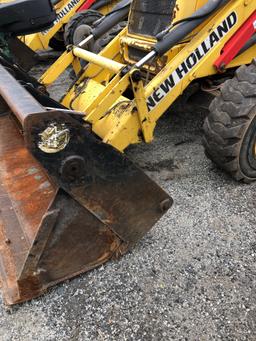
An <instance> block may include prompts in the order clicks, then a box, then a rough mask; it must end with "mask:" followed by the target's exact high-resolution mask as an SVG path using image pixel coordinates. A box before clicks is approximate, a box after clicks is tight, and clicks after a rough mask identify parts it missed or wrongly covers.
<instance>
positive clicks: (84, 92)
mask: <svg viewBox="0 0 256 341" xmlns="http://www.w3.org/2000/svg"><path fill="white" fill-rule="evenodd" d="M205 3H206V0H194V1H192V0H191V1H189V2H187V1H186V2H185V1H182V0H178V5H179V7H178V8H179V9H180V10H178V12H177V13H176V20H180V19H181V18H186V17H188V16H190V15H191V14H192V13H193V12H194V11H195V10H196V9H197V8H199V7H201V6H202V5H203V4H205ZM255 10H256V4H255V1H251V2H248V3H247V5H246V6H245V4H244V0H233V1H229V2H228V3H227V4H226V5H225V6H224V7H223V8H221V9H220V10H219V11H218V12H217V13H215V14H214V15H212V17H210V18H208V19H207V21H206V22H204V23H203V24H202V25H200V28H198V29H197V30H195V32H193V34H192V35H190V36H189V37H187V39H186V40H185V41H184V42H183V43H182V44H179V45H177V46H176V47H174V48H172V49H171V50H170V51H169V52H168V53H167V54H166V55H165V56H164V58H159V59H158V60H157V61H156V63H155V65H146V66H144V67H143V69H141V70H140V71H141V76H142V78H141V80H139V79H138V80H137V81H136V79H135V80H134V77H133V74H134V72H135V71H138V70H135V69H134V68H133V67H132V65H133V64H134V62H132V61H131V60H130V59H129V56H128V49H129V46H139V47H140V48H141V49H144V50H145V52H146V53H147V52H148V51H149V50H150V49H151V48H152V45H153V41H152V40H149V39H148V37H147V38H145V39H143V37H142V36H139V37H135V36H131V35H130V34H129V33H128V32H127V30H126V29H125V30H123V32H121V33H120V34H119V36H118V37H116V38H115V39H114V40H113V41H112V42H111V43H110V44H109V45H108V46H107V47H106V48H105V49H104V50H103V51H102V52H101V53H100V54H99V56H96V55H94V54H93V53H90V54H88V53H87V52H85V53H81V54H79V57H84V59H86V60H89V61H90V63H89V64H88V65H87V67H86V68H85V69H84V72H83V74H82V75H81V77H80V78H79V79H78V81H77V83H76V84H75V85H74V86H73V87H72V89H70V91H69V92H68V93H67V94H66V96H65V98H64V99H63V102H62V103H63V104H64V105H65V106H67V107H69V108H71V109H74V110H77V111H82V112H84V113H85V116H84V120H85V121H86V122H88V123H90V124H91V125H92V129H93V131H94V132H95V133H96V134H97V135H98V136H99V137H100V138H101V139H102V140H103V141H104V142H105V143H108V144H111V145H112V146H114V147H115V148H117V149H119V150H120V151H123V150H124V149H125V148H127V147H128V146H129V145H130V144H133V143H138V142H141V141H142V140H144V141H145V142H150V141H152V139H153V133H154V129H155V126H156V122H157V120H158V119H159V118H160V117H161V116H162V115H163V114H164V112H165V111H166V110H167V109H168V108H170V107H171V105H172V104H173V102H174V101H175V100H176V99H177V98H178V97H179V96H180V95H181V94H182V93H183V91H184V90H185V89H186V88H187V86H188V85H189V84H190V82H191V81H192V80H194V79H198V78H202V77H207V76H211V75H214V74H216V72H217V71H216V69H215V68H214V66H213V65H214V62H215V61H216V60H217V58H218V57H219V55H220V54H221V50H222V48H223V47H224V45H225V44H226V42H227V41H229V39H230V38H231V37H232V35H233V34H234V33H235V32H236V31H237V30H238V29H239V27H240V26H241V25H242V24H243V23H244V22H245V20H246V19H247V18H248V17H249V16H250V15H251V14H252V13H253V12H254V11H255ZM233 11H235V12H236V14H237V16H238V22H237V23H236V25H235V26H233V27H232V28H231V30H230V31H229V32H228V33H227V34H226V35H225V36H224V37H223V38H222V39H221V41H219V43H217V44H216V45H215V46H214V47H213V48H212V49H211V50H210V51H209V52H208V54H206V55H205V56H204V57H203V58H202V59H201V60H199V61H198V63H197V64H196V65H195V66H194V67H193V69H192V70H191V71H190V72H189V73H188V74H187V75H185V76H184V78H183V79H182V81H180V82H179V83H178V84H177V85H176V86H175V87H173V88H172V89H171V90H170V91H169V92H168V94H167V95H166V96H165V97H164V98H163V99H162V100H161V101H160V102H158V104H157V105H156V106H155V108H154V109H152V110H151V111H150V112H149V110H148V107H147V105H146V99H147V98H148V97H149V96H150V95H151V94H152V93H153V92H154V91H155V90H157V89H158V88H159V86H160V85H161V84H162V83H163V82H164V81H165V80H166V79H167V78H168V77H169V76H170V75H171V74H172V73H173V71H174V70H176V69H177V68H178V67H179V66H180V65H181V63H182V62H183V61H185V60H186V59H187V58H188V57H189V56H190V54H191V52H193V51H195V49H196V48H197V47H199V46H200V45H201V44H202V43H203V42H204V41H205V39H206V38H207V37H208V36H209V34H210V33H211V32H212V30H214V29H215V28H216V27H217V26H218V25H219V24H221V23H222V21H223V20H224V19H226V18H227V17H228V16H229V15H230V13H232V12H233ZM74 51H76V48H75V47H74ZM74 51H73V52H74ZM74 54H76V55H77V56H78V54H77V53H76V52H75V53H73V54H72V52H69V53H66V54H64V55H63V56H62V57H61V59H60V61H57V62H56V63H55V64H54V65H53V66H52V67H51V68H50V71H49V70H48V72H47V73H46V74H45V75H44V77H43V78H42V80H43V82H44V83H45V84H49V83H50V82H51V81H54V80H55V79H56V78H57V77H58V76H59V75H60V74H61V73H62V72H63V70H64V69H65V68H67V66H68V65H70V64H71V63H74V62H75V61H76V59H77V57H75V55H74ZM255 56H256V47H255V46H254V47H252V48H250V49H249V50H248V51H246V52H245V53H243V54H242V55H241V56H239V57H237V58H236V59H235V60H234V61H233V62H232V63H231V64H230V65H228V67H237V66H240V65H243V64H247V63H250V62H251V61H252V59H253V58H254V57H255ZM120 63H121V65H120ZM124 64H125V65H126V66H127V67H128V69H127V72H126V73H124V74H123V73H122V71H120V68H121V67H123V65H124ZM119 66H120V68H119ZM59 69H60V70H61V71H60V70H59ZM149 69H150V70H151V78H149V81H148V82H147V84H145V79H147V71H148V70H149ZM150 79H151V80H150Z"/></svg>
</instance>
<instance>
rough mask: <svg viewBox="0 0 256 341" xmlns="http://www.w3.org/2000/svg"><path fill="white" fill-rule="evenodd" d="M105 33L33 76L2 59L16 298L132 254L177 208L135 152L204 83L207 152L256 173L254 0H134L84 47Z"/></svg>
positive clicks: (4, 202) (1, 232) (5, 247)
mask: <svg viewBox="0 0 256 341" xmlns="http://www.w3.org/2000/svg"><path fill="white" fill-rule="evenodd" d="M0 15H1V13H0ZM102 24H103V26H104V25H106V22H105V24H104V21H103V22H102ZM99 31H100V28H99V27H98V29H97V28H95V29H94V30H93V31H92V32H91V34H90V36H88V37H87V38H86V39H84V40H83V41H82V42H80V43H79V44H78V45H77V46H76V45H73V46H69V48H68V50H67V51H66V52H65V53H64V54H63V55H62V56H61V57H60V58H59V59H58V60H57V61H56V62H55V63H54V64H53V65H52V66H51V67H50V68H49V70H47V72H46V73H45V74H44V75H43V76H42V77H41V79H40V81H39V82H38V83H36V82H34V84H33V85H32V84H31V83H30V84H29V82H24V80H22V79H21V78H22V75H19V74H18V73H16V72H15V70H13V69H10V68H8V66H6V65H5V66H3V65H0V95H1V99H2V101H1V111H0V112H1V118H0V153H1V154H0V183H1V186H0V191H1V194H0V198H1V214H0V254H1V263H0V264H1V268H0V269H1V270H0V274H1V282H2V291H3V295H4V299H5V302H6V303H7V304H14V303H17V302H21V301H24V300H27V299H31V298H32V297H35V296H37V295H40V294H41V293H42V292H43V291H44V290H46V289H47V287H49V286H52V285H54V284H56V283H57V282H60V281H62V280H65V279H66V278H70V277H73V276H75V275H77V274H79V273H81V272H85V271H87V270H90V269H92V268H94V267H96V266H98V265H99V264H102V263H104V262H105V261H107V260H108V259H110V258H112V257H114V256H118V255H121V254H123V253H124V252H125V251H126V250H127V249H128V248H129V247H131V246H132V245H134V243H135V242H136V241H138V239H140V238H141V237H142V236H143V235H144V234H145V233H146V232H147V231H148V230H149V229H150V228H151V227H152V226H153V225H154V224H155V222H156V221H157V220H158V219H159V218H160V217H161V216H162V215H163V214H164V213H165V212H166V211H167V210H168V209H169V208H170V207H171V204H172V200H171V198H170V197H169V195H168V193H165V192H164V191H163V190H162V189H161V188H159V187H158V186H157V185H156V184H155V183H154V182H153V181H152V180H150V179H149V178H148V177H147V176H146V175H145V174H143V172H142V171H141V170H140V169H138V168H137V167H136V166H135V165H133V164H132V163H131V162H130V161H129V160H128V159H127V157H126V156H125V153H124V151H125V149H126V148H127V147H128V146H129V145H131V144H136V143H139V142H147V143H148V142H151V141H152V140H153V136H154V129H155V126H156V123H157V121H158V119H159V118H160V117H161V116H162V115H163V114H164V112H165V111H166V110H167V109H169V110H172V105H173V103H174V101H175V100H176V99H177V98H178V97H180V96H181V95H182V93H183V92H184V91H185V90H186V89H188V88H189V86H190V84H193V82H195V81H196V82H199V83H200V82H203V79H205V78H207V79H208V80H211V82H212V84H213V85H214V86H215V87H217V90H218V91H217V92H218V98H217V99H214V100H213V102H212V104H211V106H210V114H209V116H208V117H207V118H206V123H205V127H204V129H205V137H204V145H205V147H206V151H207V155H208V156H209V157H210V158H211V159H212V160H213V161H215V162H216V163H217V164H218V165H219V166H220V167H222V168H223V169H225V170H226V171H228V172H229V173H231V175H232V176H233V177H234V178H236V179H238V180H244V181H246V182H249V181H253V180H255V179H256V153H255V145H256V142H255V141H256V134H255V126H256V86H255V84H256V63H255V62H254V61H253V59H254V58H255V56H256V47H255V31H256V3H255V0H246V1H244V0H229V1H228V0H191V1H189V2H187V1H184V0H162V1H155V0H147V1H146V0H145V1H144V0H133V2H132V5H131V9H130V15H129V22H128V26H127V28H125V29H124V30H123V31H122V32H121V33H120V34H119V35H118V36H117V37H116V38H115V39H114V40H113V41H112V42H111V43H110V44H109V45H108V46H107V47H106V48H105V49H104V50H103V51H102V52H101V53H99V54H95V53H93V52H91V51H88V50H86V49H85V46H88V43H89V42H91V41H94V40H95V39H97V37H98V34H99ZM80 59H82V60H84V61H85V66H81V64H80V62H79V60H80ZM71 64H72V65H73V67H74V70H75V72H76V76H77V79H76V81H75V82H74V84H73V86H72V87H71V88H70V89H69V90H68V92H67V93H66V94H65V95H64V96H63V99H62V102H61V103H56V102H54V101H53V100H52V99H50V98H49V97H48V96H47V94H46V93H45V88H47V86H48V85H50V84H52V83H53V82H54V81H55V80H56V79H57V78H58V77H59V76H60V75H61V74H62V73H63V72H64V71H65V70H66V69H67V68H68V67H69V66H70V65H71ZM14 77H15V78H14ZM216 84H217V85H216ZM215 92H216V91H215Z"/></svg>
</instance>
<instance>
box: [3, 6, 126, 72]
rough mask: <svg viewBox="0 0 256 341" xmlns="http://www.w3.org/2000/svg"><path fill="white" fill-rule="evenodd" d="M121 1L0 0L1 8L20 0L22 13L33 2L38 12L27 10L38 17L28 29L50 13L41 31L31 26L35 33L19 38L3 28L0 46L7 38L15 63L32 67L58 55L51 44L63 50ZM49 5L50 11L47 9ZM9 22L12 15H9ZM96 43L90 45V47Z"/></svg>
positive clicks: (24, 67)
mask: <svg viewBox="0 0 256 341" xmlns="http://www.w3.org/2000/svg"><path fill="white" fill-rule="evenodd" d="M29 2H30V4H29ZM118 2H119V1H118V0H47V1H41V2H39V3H38V1H36V0H30V1H29V0H26V1H24V0H16V1H15V0H0V8H1V7H2V8H3V7H4V6H5V5H6V4H7V5H8V4H9V5H10V6H11V5H14V7H15V6H17V3H20V5H19V7H20V8H19V14H20V13H22V12H23V8H24V7H27V8H28V9H29V7H30V6H31V9H33V10H34V11H35V13H31V10H30V9H29V10H27V11H26V12H25V13H26V14H25V15H28V18H31V16H32V17H33V18H35V19H33V20H35V22H32V24H31V27H30V29H29V31H31V28H32V27H33V25H34V26H35V27H37V26H38V24H39V22H40V21H41V20H42V14H43V13H45V14H46V15H45V17H44V21H45V19H46V18H47V11H48V13H49V14H48V18H47V19H48V22H49V25H48V26H46V27H44V26H42V27H44V29H42V30H41V31H40V32H39V31H38V29H37V28H36V30H32V31H33V33H32V34H27V35H24V36H21V37H19V39H18V38H17V37H14V36H13V33H15V32H10V33H11V34H7V32H5V34H3V32H2V34H1V35H0V47H1V45H3V44H5V43H6V42H7V43H8V48H9V50H10V52H11V56H9V58H10V57H11V58H12V59H13V62H14V63H17V64H19V65H20V66H21V67H22V68H23V69H24V70H26V71H29V70H30V69H31V67H32V66H34V65H35V64H36V63H37V62H40V61H43V60H45V59H47V58H49V56H51V55H52V56H54V57H55V59H56V54H53V53H51V51H50V50H49V47H51V48H52V49H54V50H55V51H64V50H65V46H66V45H69V44H71V43H72V44H73V42H77V41H78V39H80V40H82V39H83V38H85V37H86V36H88V35H89V34H90V32H91V30H92V27H93V25H94V24H95V23H96V22H99V21H100V20H102V19H103V18H104V16H106V15H108V14H109V13H110V12H111V10H112V9H114V8H115V6H116V5H117V4H118ZM49 7H50V8H51V11H50V10H48V8H49ZM14 12H15V10H14V11H13V13H12V16H13V17H12V18H13V20H14V17H15V16H16V14H17V12H16V13H15V14H14ZM38 13H39V14H38ZM6 19H7V17H6V18H4V19H3V23H2V27H3V26H4V22H5V21H6ZM125 19H127V18H125ZM7 24H9V19H7ZM121 28H122V26H121ZM120 30H121V29H120V28H119V31H120ZM29 31H28V32H29ZM119 31H117V33H119ZM8 32H9V31H8ZM111 38H113V37H111ZM93 47H94V46H92V45H90V48H91V49H93ZM87 48H89V46H88V47H87Z"/></svg>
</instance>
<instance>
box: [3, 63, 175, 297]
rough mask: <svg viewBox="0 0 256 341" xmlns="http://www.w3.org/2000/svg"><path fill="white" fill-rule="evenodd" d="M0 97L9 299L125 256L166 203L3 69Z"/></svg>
mask: <svg viewBox="0 0 256 341" xmlns="http://www.w3.org/2000/svg"><path fill="white" fill-rule="evenodd" d="M4 74H7V77H6V78H4V77H3V75H4ZM16 91H17V93H16ZM0 94H1V95H2V96H3V97H4V100H5V103H7V106H8V107H9V109H11V111H12V114H10V113H7V114H6V110H4V111H3V112H2V113H4V116H2V117H1V115H0V209H1V211H0V256H1V257H0V279H1V285H2V290H3V295H4V299H5V302H6V303H7V304H14V303H18V302H22V301H25V300H28V299H31V298H33V297H35V296H38V295H40V294H41V293H42V292H44V291H45V290H46V289H47V288H48V287H49V286H52V285H54V284H56V283H58V282H60V281H63V280H65V279H67V278H71V277H73V276H75V275H77V274H80V273H82V272H85V271H88V270H90V269H92V268H95V267H97V266H99V265H100V264H102V263H104V262H106V261H107V260H108V259H110V258H112V257H113V256H116V255H117V256H118V255H121V254H123V253H124V252H125V251H126V250H127V249H128V248H129V247H131V246H132V245H133V244H134V243H135V242H136V241H138V240H139V239H140V238H141V237H142V236H143V235H144V234H145V233H146V232H147V231H148V230H149V229H151V227H152V226H153V225H154V224H155V223H156V221H157V220H158V219H159V218H160V217H161V216H162V215H163V214H164V213H165V212H166V211H167V210H168V209H169V208H170V206H171V204H172V200H171V198H170V197H169V196H168V194H166V193H165V192H164V191H163V190H162V189H161V188H160V187H159V186H158V185H156V184H155V183H154V182H153V181H152V180H151V179H150V178H148V177H147V176H146V175H145V174H144V173H143V172H142V171H141V170H140V169H139V168H138V167H136V166H135V165H134V164H133V163H132V162H131V161H130V160H129V159H128V158H127V157H126V156H125V155H124V154H121V153H120V152H119V151H117V150H115V149H114V148H113V147H111V146H110V145H107V144H104V143H102V142H101V141H100V140H99V139H98V138H96V136H94V135H93V133H92V132H90V131H89V130H88V129H86V128H85V127H84V126H83V124H82V123H81V122H80V116H79V115H75V116H74V117H76V118H74V117H72V115H70V113H68V112H66V111H61V110H51V111H45V108H44V107H42V106H41V105H40V104H39V103H38V102H37V101H36V100H35V99H34V98H33V97H31V96H30V95H28V93H27V91H26V90H25V89H23V88H22V87H21V86H20V85H19V84H17V82H16V81H15V80H14V79H13V77H12V76H11V75H10V74H9V73H8V72H6V71H5V70H4V72H3V74H2V71H1V67H0ZM14 117H16V118H17V119H18V121H19V124H18V122H17V121H16V120H14ZM49 127H50V129H49ZM52 127H55V128H56V129H55V128H54V129H53V128H52ZM21 131H23V133H24V136H22V135H21ZM46 132H47V134H46ZM63 132H64V133H65V134H67V136H68V138H65V139H64V140H63ZM63 141H64V142H65V143H64V142H63ZM63 143H64V145H63ZM42 144H43V145H42ZM25 146H26V147H25ZM45 147H47V148H45ZM30 153H31V154H30ZM32 155H33V156H32ZM46 172H47V173H46Z"/></svg>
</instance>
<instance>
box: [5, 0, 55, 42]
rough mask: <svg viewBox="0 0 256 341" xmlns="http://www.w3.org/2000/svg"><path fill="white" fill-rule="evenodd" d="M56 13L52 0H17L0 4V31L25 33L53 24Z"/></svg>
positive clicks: (14, 33)
mask: <svg viewBox="0 0 256 341" xmlns="http://www.w3.org/2000/svg"><path fill="white" fill-rule="evenodd" d="M55 19H56V13H55V11H54V9H53V6H52V3H51V1H50V0H40V1H38V0H16V1H12V2H8V3H3V4H0V32H5V33H11V34H13V35H16V36H18V35H25V34H31V33H35V32H39V31H42V30H45V29H47V28H48V27H50V26H52V25H53V23H54V20H55Z"/></svg>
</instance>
